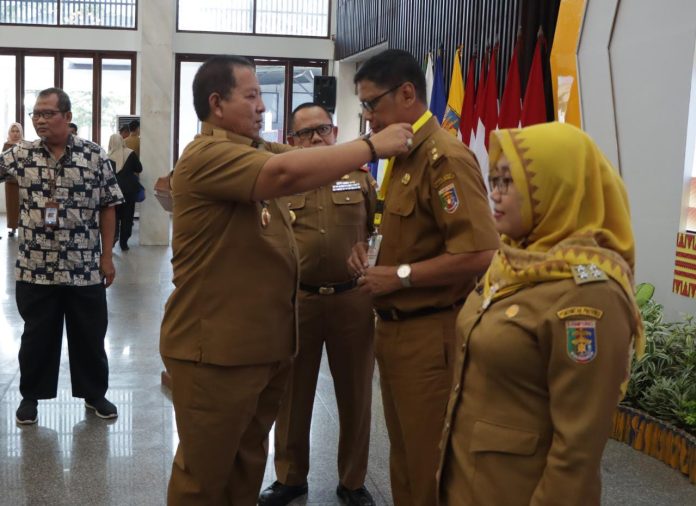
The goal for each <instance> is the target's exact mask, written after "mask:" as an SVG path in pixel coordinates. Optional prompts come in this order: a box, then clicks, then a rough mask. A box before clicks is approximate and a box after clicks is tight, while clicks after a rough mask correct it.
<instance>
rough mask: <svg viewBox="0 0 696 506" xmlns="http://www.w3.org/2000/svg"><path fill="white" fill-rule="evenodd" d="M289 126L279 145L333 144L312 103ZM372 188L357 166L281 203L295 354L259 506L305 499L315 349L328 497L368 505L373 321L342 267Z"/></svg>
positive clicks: (364, 231)
mask: <svg viewBox="0 0 696 506" xmlns="http://www.w3.org/2000/svg"><path fill="white" fill-rule="evenodd" d="M290 128H291V131H290V133H289V134H288V142H289V143H290V144H291V145H293V146H299V147H302V148H315V147H319V146H332V145H334V144H336V135H337V133H338V128H337V127H335V126H334V125H333V120H332V119H331V113H330V112H329V111H327V110H326V109H324V108H323V107H322V106H320V105H318V104H315V103H311V102H310V103H305V104H302V105H300V106H298V107H297V108H295V110H294V111H293V112H292V115H291V116H290ZM374 186H375V182H374V179H372V176H370V173H369V170H368V169H367V167H360V168H356V170H353V171H352V172H350V173H348V174H346V175H345V176H343V177H342V178H341V179H338V180H336V181H332V182H331V183H330V184H327V185H325V186H322V187H320V188H317V189H315V190H310V191H306V192H303V193H298V194H296V195H292V196H291V197H284V198H283V199H282V201H283V202H284V203H286V205H287V208H288V209H289V210H290V213H291V215H290V216H291V218H293V232H294V234H295V240H296V241H297V248H298V250H299V254H300V291H299V292H298V296H297V299H298V318H299V324H298V327H299V351H298V354H297V356H296V357H295V360H294V361H293V364H292V371H291V373H290V382H289V383H288V390H287V392H286V394H285V396H284V398H283V402H282V404H281V408H280V412H279V413H278V418H277V419H276V425H275V468H276V475H277V477H278V481H276V482H275V483H273V484H272V485H271V486H270V487H268V488H267V489H266V490H264V491H263V492H262V493H261V496H260V497H259V504H260V505H261V506H284V505H286V504H288V503H289V502H290V501H292V500H293V499H294V498H295V497H299V496H301V495H304V494H306V493H307V475H308V473H309V453H310V448H309V447H310V444H309V440H310V428H311V422H312V408H313V406H314V396H315V391H316V387H317V377H318V375H319V366H320V363H321V356H322V350H323V348H324V346H326V355H327V357H328V360H329V366H330V368H331V376H332V378H333V382H334V390H335V391H336V404H337V405H338V413H339V421H340V435H339V441H338V474H339V476H338V478H339V483H338V487H337V489H336V493H337V494H338V496H339V497H340V498H341V499H343V501H344V502H345V503H346V504H348V505H355V506H370V505H373V504H374V500H373V499H372V496H371V495H370V492H369V491H368V490H367V488H366V487H365V475H366V473H367V458H368V454H369V444H370V417H371V405H372V376H373V373H374V368H375V355H374V347H373V341H372V340H373V333H374V316H373V313H372V300H371V298H370V297H369V296H368V295H367V294H365V293H362V292H360V291H359V290H358V289H357V282H356V279H355V276H353V274H352V273H351V272H350V271H349V270H348V266H347V265H346V258H347V257H348V256H349V255H350V252H351V248H352V247H353V244H354V243H355V241H356V239H358V240H361V241H366V240H367V237H368V236H369V234H370V232H372V229H373V217H374V213H375V203H376V196H375V189H374Z"/></svg>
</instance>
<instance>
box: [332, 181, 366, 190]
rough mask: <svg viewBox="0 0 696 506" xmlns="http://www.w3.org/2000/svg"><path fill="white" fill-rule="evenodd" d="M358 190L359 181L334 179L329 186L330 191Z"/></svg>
mask: <svg viewBox="0 0 696 506" xmlns="http://www.w3.org/2000/svg"><path fill="white" fill-rule="evenodd" d="M351 190H360V183H359V182H357V181H336V182H335V183H334V185H333V186H332V187H331V191H332V192H347V191H351Z"/></svg>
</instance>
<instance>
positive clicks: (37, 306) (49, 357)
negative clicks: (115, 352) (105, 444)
mask: <svg viewBox="0 0 696 506" xmlns="http://www.w3.org/2000/svg"><path fill="white" fill-rule="evenodd" d="M70 109H71V104H70V98H69V97H68V95H67V94H66V93H65V92H64V91H63V90H61V89H58V88H48V89H46V90H43V91H42V92H41V93H39V95H38V97H37V99H36V104H35V105H34V110H33V111H32V112H31V113H30V114H29V115H30V116H31V120H32V123H33V125H34V129H35V130H36V133H37V134H38V135H39V137H40V138H39V139H38V140H35V141H33V142H28V141H23V142H21V143H20V144H17V145H16V146H15V147H13V148H12V149H11V150H9V151H6V152H4V153H3V154H2V156H1V157H0V180H4V179H5V178H6V177H7V176H8V175H11V176H14V177H15V178H16V179H17V181H18V183H19V187H20V196H21V205H22V211H21V213H20V224H19V254H18V255H17V264H16V269H15V272H16V276H17V285H16V299H17V309H18V310H19V313H20V315H21V316H22V318H23V319H24V332H23V334H22V340H21V345H20V349H19V370H20V382H19V391H20V393H21V395H22V401H21V403H20V405H19V408H18V409H17V413H16V419H17V422H18V423H20V424H33V423H36V421H37V420H38V411H37V405H38V400H39V399H52V398H54V397H56V394H57V388H58V369H59V366H60V354H61V344H62V338H63V325H64V323H63V322H65V326H66V329H67V337H68V351H69V353H70V379H71V382H72V394H73V396H75V397H81V398H84V399H85V405H86V407H87V408H89V409H91V410H93V411H94V412H95V413H96V415H97V416H98V417H101V418H116V416H117V415H118V412H117V409H116V406H114V405H113V404H112V403H111V402H109V401H108V400H107V399H106V397H105V394H106V391H107V388H108V378H109V365H108V361H107V357H106V352H105V350H104V337H105V335H106V327H107V308H106V292H105V289H106V288H107V287H108V286H109V285H111V283H112V282H113V280H114V277H115V275H116V270H115V269H114V263H113V261H112V257H111V249H112V247H113V239H114V230H115V211H114V210H115V206H116V205H117V204H121V203H122V202H123V195H122V194H121V190H120V189H119V187H118V183H117V182H116V178H115V176H114V173H113V172H112V170H111V164H110V162H109V160H108V158H107V156H106V153H104V150H103V149H101V148H100V147H99V146H98V145H97V144H95V143H93V142H90V141H87V140H84V139H81V138H80V137H77V136H74V135H73V134H71V133H70V130H69V122H70V120H71V119H72V114H71V112H70ZM100 236H101V237H100Z"/></svg>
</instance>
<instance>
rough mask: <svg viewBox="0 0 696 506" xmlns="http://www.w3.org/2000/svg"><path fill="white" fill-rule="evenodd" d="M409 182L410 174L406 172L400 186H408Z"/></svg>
mask: <svg viewBox="0 0 696 506" xmlns="http://www.w3.org/2000/svg"><path fill="white" fill-rule="evenodd" d="M410 181H411V174H409V173H408V172H407V173H406V174H404V177H402V178H401V184H408V183H409V182H410Z"/></svg>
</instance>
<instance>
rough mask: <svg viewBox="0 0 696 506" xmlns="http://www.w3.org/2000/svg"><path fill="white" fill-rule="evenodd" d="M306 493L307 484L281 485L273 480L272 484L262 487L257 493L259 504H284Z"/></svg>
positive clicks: (267, 505)
mask: <svg viewBox="0 0 696 506" xmlns="http://www.w3.org/2000/svg"><path fill="white" fill-rule="evenodd" d="M306 493H307V484H306V483H305V484H304V485H283V484H282V483H281V482H279V481H274V482H273V485H271V486H270V487H268V488H266V489H264V490H263V491H262V492H261V495H259V506H285V505H286V504H288V503H289V502H291V501H292V500H293V499H297V498H298V497H300V496H303V495H305V494H306Z"/></svg>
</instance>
